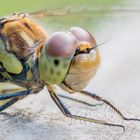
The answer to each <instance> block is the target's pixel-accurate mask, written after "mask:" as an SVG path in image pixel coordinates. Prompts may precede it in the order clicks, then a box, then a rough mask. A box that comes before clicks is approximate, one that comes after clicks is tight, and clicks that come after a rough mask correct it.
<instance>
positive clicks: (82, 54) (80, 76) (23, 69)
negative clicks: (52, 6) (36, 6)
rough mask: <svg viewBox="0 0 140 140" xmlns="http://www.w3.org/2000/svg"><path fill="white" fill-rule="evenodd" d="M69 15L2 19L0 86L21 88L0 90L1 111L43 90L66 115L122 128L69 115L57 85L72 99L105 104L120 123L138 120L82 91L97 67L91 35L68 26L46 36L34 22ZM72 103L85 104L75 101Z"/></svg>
mask: <svg viewBox="0 0 140 140" xmlns="http://www.w3.org/2000/svg"><path fill="white" fill-rule="evenodd" d="M67 13H70V11H69V10H66V11H65V12H62V11H56V12H47V11H39V12H35V13H31V14H26V13H16V14H13V15H11V16H9V17H3V18H1V19H0V82H1V83H7V82H8V83H12V84H15V85H18V86H19V87H20V88H15V89H12V90H11V89H8V88H7V89H5V90H1V91H0V111H3V110H5V109H6V108H8V107H9V106H11V105H12V104H14V103H16V102H17V101H19V100H21V99H23V98H25V97H26V96H28V95H30V94H37V93H38V92H39V91H41V90H42V89H43V88H44V86H46V87H47V89H48V92H49V94H50V96H51V98H52V100H53V101H54V102H55V104H56V105H57V106H58V108H59V109H60V110H61V112H62V113H63V114H64V115H65V116H66V117H70V118H74V119H76V120H84V121H87V122H92V123H97V124H102V125H108V126H114V127H115V126H116V127H121V128H123V130H125V128H124V126H123V125H120V124H115V123H109V122H106V121H104V120H98V119H94V118H87V117H82V116H78V115H74V114H72V113H71V112H70V111H69V109H68V108H67V107H66V106H65V105H64V103H63V102H62V101H61V100H60V97H62V96H61V95H59V94H57V91H56V87H60V88H61V89H63V90H64V91H66V92H68V93H70V94H71V96H72V94H74V93H76V94H80V95H82V96H87V97H90V98H91V99H93V100H96V101H101V102H103V103H104V104H106V105H108V106H109V107H111V108H112V109H113V110H114V111H115V112H117V113H118V115H120V116H121V118H122V119H123V120H126V121H140V119H136V118H127V117H125V116H124V115H123V114H122V113H121V112H120V111H119V109H117V108H116V107H115V106H114V105H112V104H111V103H110V102H109V101H107V100H106V99H104V98H102V97H100V96H98V95H97V94H95V93H92V92H89V91H86V90H84V88H85V87H86V86H87V85H88V83H89V81H90V79H91V78H92V77H94V75H95V74H96V72H97V70H98V67H99V64H100V55H99V51H98V45H97V43H96V40H95V38H94V36H93V35H92V34H91V33H90V32H89V31H87V30H85V29H83V28H81V27H71V28H70V29H69V31H68V32H62V31H59V32H54V33H52V34H51V35H47V34H46V32H45V31H44V28H43V27H41V26H40V25H38V24H37V23H36V22H35V21H34V20H33V19H32V18H34V17H43V16H50V15H55V16H56V15H64V14H67ZM64 97H65V96H64ZM69 99H71V100H72V99H73V98H69ZM75 101H78V102H81V103H84V102H82V101H80V100H78V99H75ZM85 104H88V103H85ZM89 105H90V104H89Z"/></svg>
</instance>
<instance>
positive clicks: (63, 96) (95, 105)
mask: <svg viewBox="0 0 140 140" xmlns="http://www.w3.org/2000/svg"><path fill="white" fill-rule="evenodd" d="M58 96H59V97H62V98H64V99H68V100H71V101H75V102H78V103H81V104H84V105H87V106H90V107H97V106H102V105H103V104H104V103H101V104H90V103H87V102H85V101H81V100H78V99H74V98H71V97H68V96H65V95H60V94H58Z"/></svg>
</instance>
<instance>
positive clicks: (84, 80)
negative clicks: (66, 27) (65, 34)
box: [61, 27, 100, 91]
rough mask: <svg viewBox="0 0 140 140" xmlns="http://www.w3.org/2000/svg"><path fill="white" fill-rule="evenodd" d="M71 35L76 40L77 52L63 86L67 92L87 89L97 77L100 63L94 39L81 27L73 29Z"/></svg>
mask: <svg viewBox="0 0 140 140" xmlns="http://www.w3.org/2000/svg"><path fill="white" fill-rule="evenodd" d="M70 33H71V34H72V35H73V36H74V37H75V38H76V40H77V43H76V52H75V55H74V57H73V59H72V62H71V65H70V68H69V71H68V73H67V75H66V77H65V79H64V81H63V83H62V84H61V87H62V88H63V89H65V90H69V91H70V90H72V91H78V90H82V89H84V88H85V86H86V85H87V84H88V82H89V80H90V79H91V78H92V77H93V76H94V75H95V73H96V71H97V68H98V66H99V63H100V58H99V53H98V50H97V48H94V47H96V41H95V39H94V37H93V36H92V35H91V34H90V33H89V32H87V31H86V30H84V29H82V28H80V27H72V28H71V29H70Z"/></svg>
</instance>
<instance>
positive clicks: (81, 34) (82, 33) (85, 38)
mask: <svg viewBox="0 0 140 140" xmlns="http://www.w3.org/2000/svg"><path fill="white" fill-rule="evenodd" d="M70 32H71V33H72V34H73V35H74V36H75V37H76V39H78V40H79V41H82V42H88V43H90V45H91V46H92V47H94V46H95V45H96V41H95V39H94V37H93V36H92V34H91V33H89V32H88V31H86V30H84V29H82V28H80V27H71V28H70Z"/></svg>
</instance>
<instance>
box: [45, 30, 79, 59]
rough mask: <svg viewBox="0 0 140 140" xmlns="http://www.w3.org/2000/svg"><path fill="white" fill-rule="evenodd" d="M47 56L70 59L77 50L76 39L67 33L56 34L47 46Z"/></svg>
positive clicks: (50, 38) (48, 41) (51, 37)
mask: <svg viewBox="0 0 140 140" xmlns="http://www.w3.org/2000/svg"><path fill="white" fill-rule="evenodd" d="M45 50H46V54H47V55H49V56H52V57H69V56H72V55H73V54H74V52H75V50H76V39H75V38H74V37H73V36H72V35H70V34H68V33H65V32H55V33H53V34H52V35H51V36H50V37H49V38H48V40H47V42H46V44H45Z"/></svg>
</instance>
